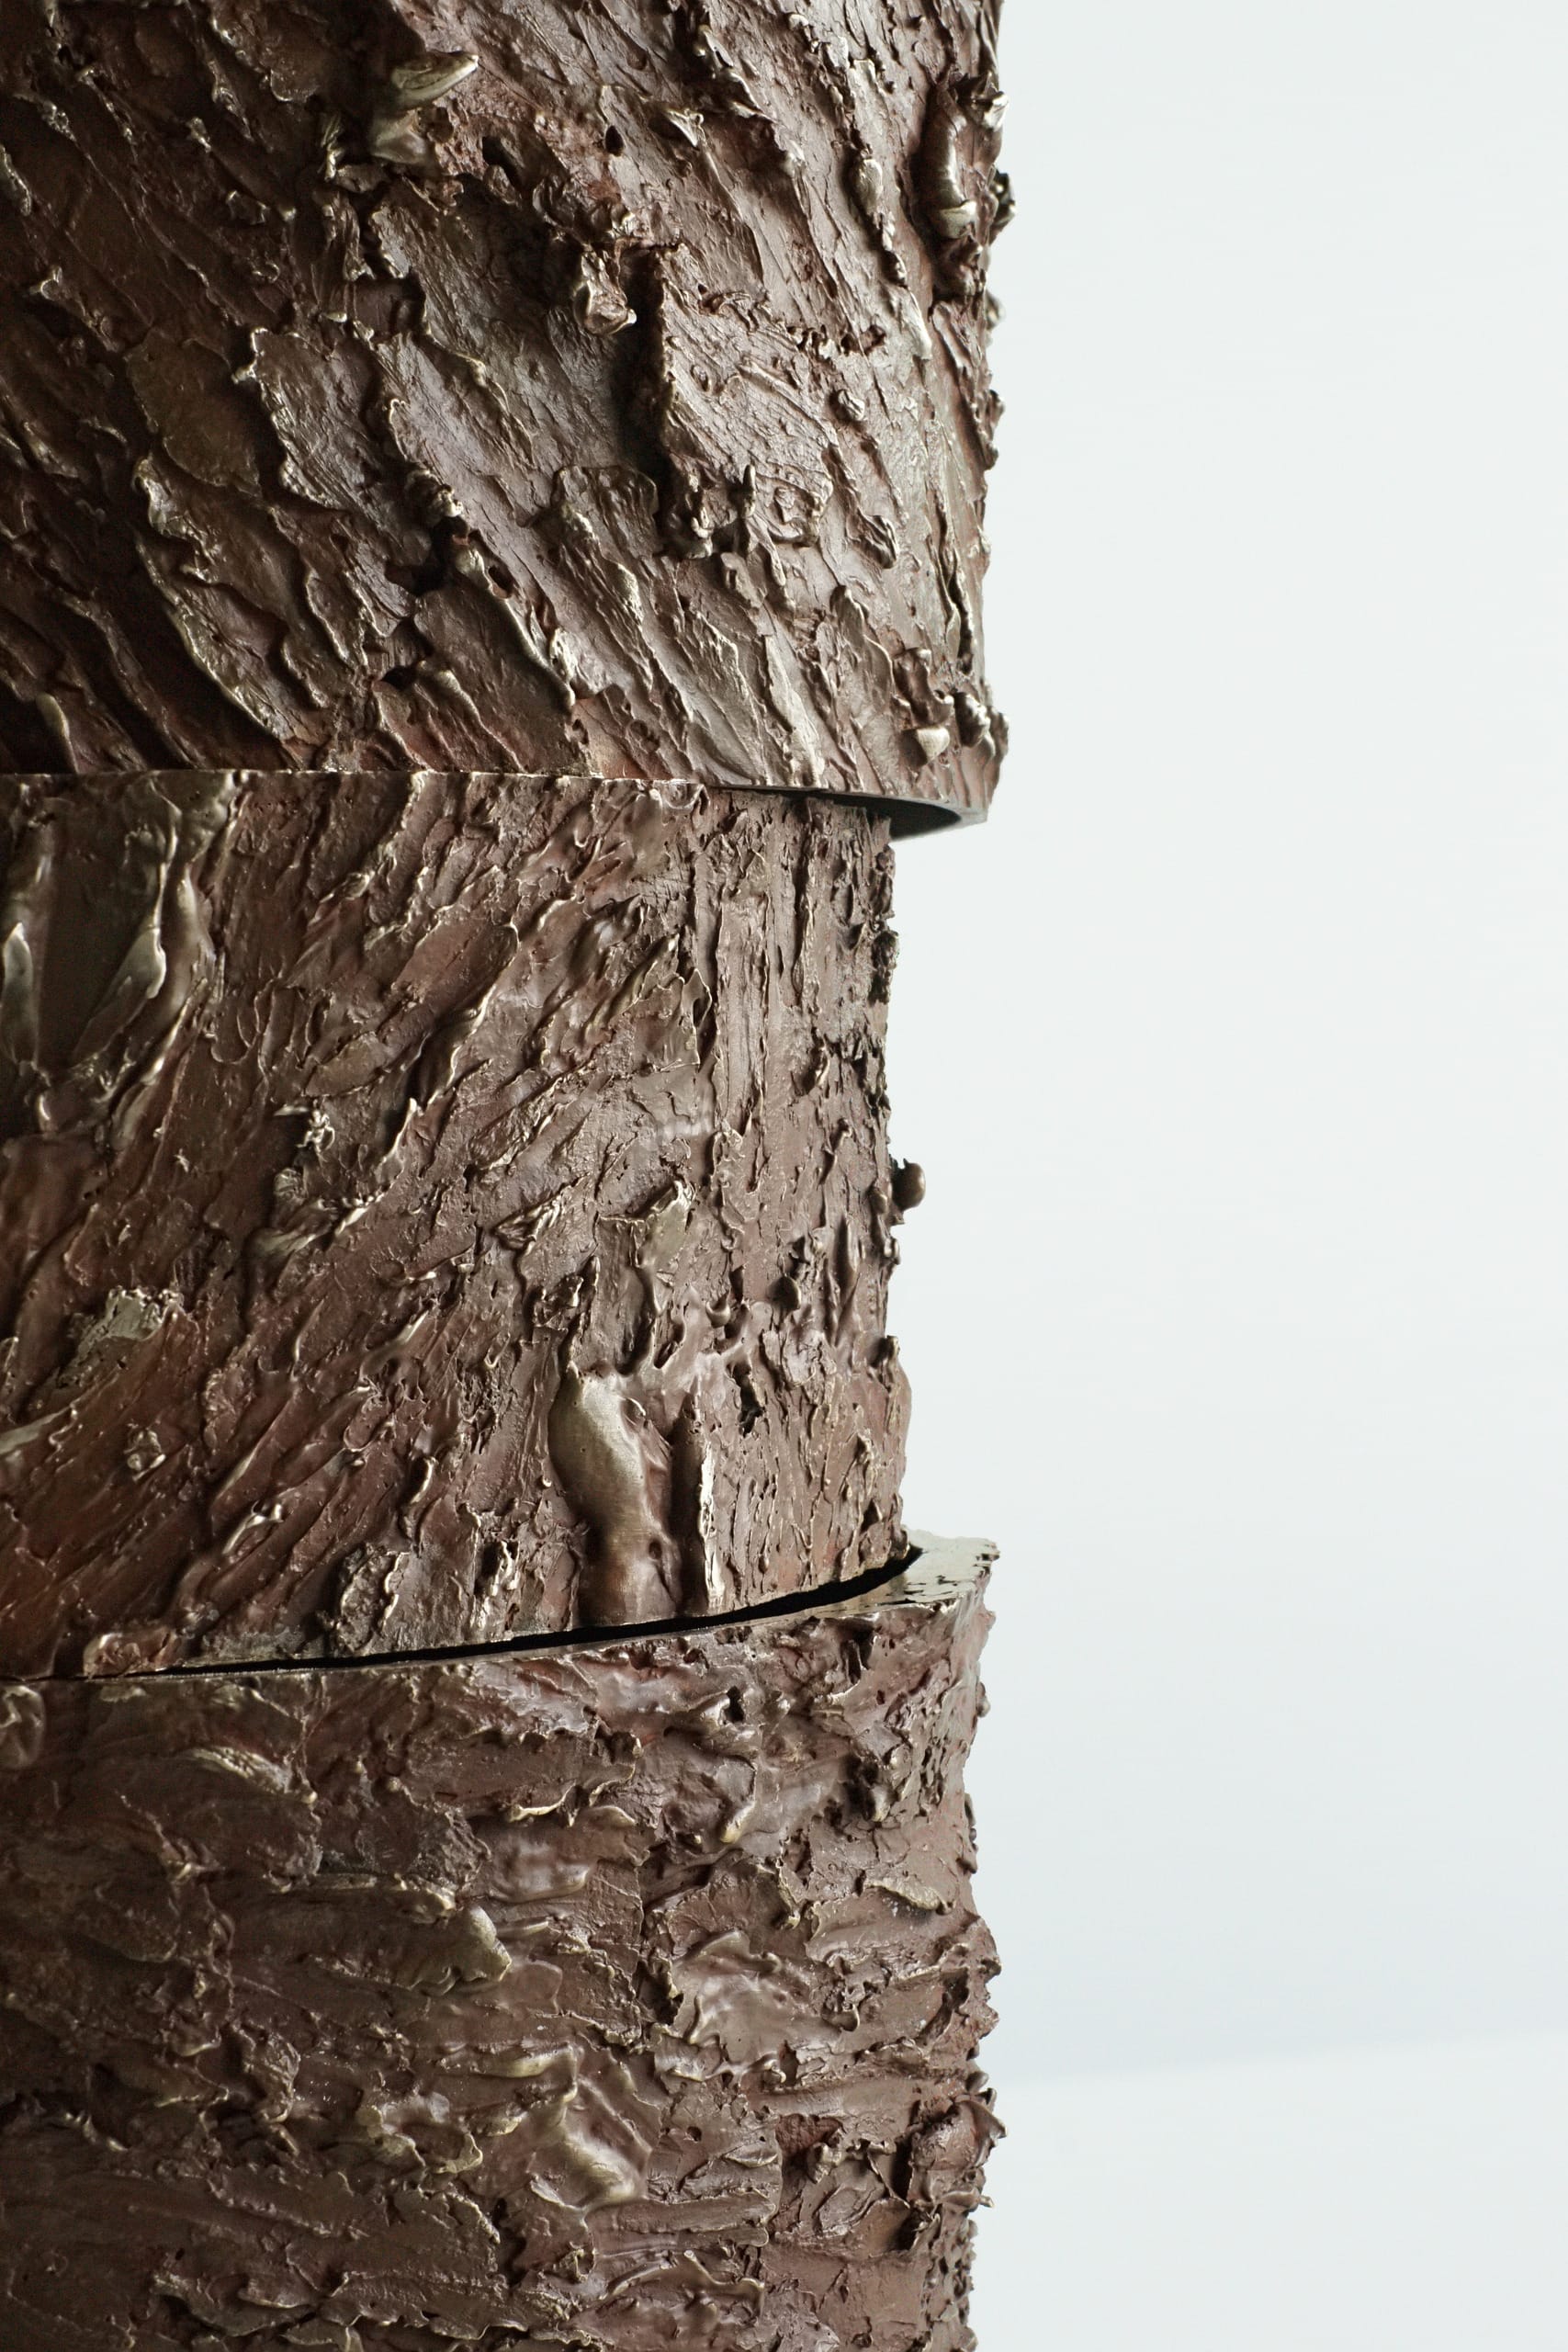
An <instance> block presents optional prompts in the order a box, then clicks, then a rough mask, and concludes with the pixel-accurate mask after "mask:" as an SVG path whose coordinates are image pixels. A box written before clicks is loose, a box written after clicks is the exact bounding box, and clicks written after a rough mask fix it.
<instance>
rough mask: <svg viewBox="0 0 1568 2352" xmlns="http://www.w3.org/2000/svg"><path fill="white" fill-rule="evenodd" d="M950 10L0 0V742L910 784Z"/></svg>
mask: <svg viewBox="0 0 1568 2352" xmlns="http://www.w3.org/2000/svg"><path fill="white" fill-rule="evenodd" d="M993 17H994V0H924V5H922V6H919V7H918V8H913V7H908V6H894V5H892V0H799V5H788V6H786V5H785V0H749V5H748V0H530V5H528V6H523V5H520V0H398V5H396V6H392V5H376V6H365V5H364V0H311V5H308V6H307V5H303V0H300V5H289V0H201V4H200V5H198V0H169V5H166V6H159V7H157V8H133V9H127V8H124V7H121V6H108V5H102V6H100V5H96V0H80V5H74V6H72V7H71V8H70V9H69V10H68V11H62V10H60V9H59V8H58V7H57V6H56V0H12V5H9V6H6V9H5V10H4V12H3V17H0V196H3V198H4V199H5V202H6V209H7V211H8V215H9V220H8V226H7V228H6V234H5V236H4V238H3V239H0V531H3V532H4V535H5V537H6V543H7V560H6V567H5V572H4V578H3V580H0V768H10V769H13V770H17V769H31V768H56V769H58V768H60V767H62V766H74V767H80V768H93V769H103V768H116V767H118V768H142V767H157V768H168V767H171V766H176V765H180V764H189V765H192V766H200V767H210V766H228V765H234V766H245V767H250V768H268V769H276V768H279V767H288V766H312V765H329V764H330V765H336V766H341V767H346V768H360V769H363V768H367V767H378V766H380V767H394V768H412V767H434V768H441V769H448V770H450V769H479V768H483V769H491V770H493V769H497V768H516V769H526V770H533V771H539V770H557V771H560V770H567V771H590V772H592V773H596V774H598V775H626V776H639V777H647V778H662V777H689V778H692V779H694V780H695V781H698V782H701V783H705V784H708V785H710V786H712V785H717V786H759V785H761V786H772V787H774V788H777V789H782V790H802V789H808V790H816V791H822V792H833V793H849V794H856V795H870V796H875V797H881V798H888V799H892V800H895V801H904V802H907V803H910V804H914V805H916V806H921V805H923V806H925V807H928V808H931V809H945V810H948V811H952V812H956V813H975V812H977V811H979V810H981V809H983V808H984V806H985V804H986V802H987V798H988V797H989V794H990V790H991V786H992V783H993V779H994V774H995V768H996V762H997V753H998V723H997V721H996V720H995V718H994V716H993V714H992V712H991V709H990V707H989V703H988V699H987V693H986V688H985V685H984V682H983V678H982V674H981V668H980V649H979V642H978V621H977V606H978V593H979V582H980V576H981V572H982V570H983V563H984V539H983V536H982V530H981V508H982V485H983V480H984V472H985V469H986V467H987V463H988V461H989V458H990V449H991V428H992V423H993V417H994V402H993V399H992V395H991V392H990V390H989V385H988V380H987V371H986V358H985V343H986V328H987V294H986V285H985V277H986V252H987V243H988V240H989V238H990V236H991V233H992V232H993V231H994V229H995V228H996V226H997V225H998V221H999V220H1000V218H1001V217H1002V214H1003V211H1004V209H1005V202H1006V192H1005V186H1004V184H1003V183H1002V182H1001V180H1000V179H999V177H998V175H997V173H996V169H995V163H996V153H997V133H998V122H999V117H1000V98H999V96H998V89H997V84H996V77H995V72H994V62H993V53H992V40H991V34H992V29H993V23H992V20H993Z"/></svg>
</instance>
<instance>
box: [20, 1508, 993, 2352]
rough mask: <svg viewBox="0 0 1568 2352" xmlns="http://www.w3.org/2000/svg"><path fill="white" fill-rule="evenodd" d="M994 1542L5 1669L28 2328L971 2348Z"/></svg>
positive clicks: (279, 2347)
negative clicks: (865, 1574) (60, 1667)
mask: <svg viewBox="0 0 1568 2352" xmlns="http://www.w3.org/2000/svg"><path fill="white" fill-rule="evenodd" d="M986 1556H987V1555H986V1554H985V1552H984V1550H983V1549H982V1548H981V1547H977V1546H961V1545H939V1546H936V1547H935V1548H934V1551H933V1552H932V1553H930V1554H928V1555H927V1556H926V1557H924V1558H922V1560H921V1561H920V1562H919V1563H918V1564H917V1566H916V1567H915V1569H914V1570H913V1571H912V1572H910V1573H908V1574H906V1575H905V1576H902V1577H898V1578H897V1579H896V1580H894V1581H893V1582H892V1583H890V1584H888V1585H886V1586H884V1587H883V1588H881V1589H879V1590H878V1591H877V1592H875V1593H874V1594H873V1595H871V1596H870V1597H868V1598H865V1599H863V1600H855V1601H850V1602H841V1603H840V1604H839V1605H838V1606H837V1607H830V1608H825V1609H821V1610H815V1609H810V1608H806V1609H802V1610H801V1611H799V1612H798V1613H791V1614H789V1615H785V1616H777V1617H773V1618H772V1619H770V1620H767V1621H763V1622H761V1623H759V1622H755V1621H754V1622H752V1623H746V1624H739V1625H729V1626H725V1627H714V1628H711V1629H705V1628H700V1627H693V1628H688V1629H682V1630H680V1631H678V1632H672V1633H665V1634H658V1635H655V1636H640V1637H631V1636H627V1637H624V1638H623V1639H621V1640H618V1641H616V1642H615V1644H614V1645H585V1646H581V1647H577V1648H573V1649H567V1650H561V1649H554V1650H542V1651H535V1652H532V1653H530V1654H527V1655H524V1656H518V1655H513V1656H510V1657H507V1656H501V1657H495V1656H492V1657H485V1658H483V1659H476V1660H468V1661H464V1662H461V1663H457V1662H453V1663H432V1664H419V1665H414V1664H408V1665H389V1666H367V1667H364V1668H344V1667H338V1668H325V1669H322V1668H283V1669H281V1670H276V1671H273V1672H266V1673H253V1674H250V1675H248V1676H247V1675H243V1674H205V1673H204V1674H194V1675H186V1674H174V1675H162V1676H155V1677H151V1678H146V1679H135V1680H131V1681H129V1682H120V1683H83V1682H74V1683H72V1682H54V1683H46V1684H41V1685H39V1684H33V1685H28V1684H13V1685H10V1686H8V1687H6V1686H0V1878H3V1880H4V1883H5V1885H6V1904H5V1906H4V1910H3V1912H0V2341H3V2342H4V2344H5V2346H6V2352H175V2347H186V2346H209V2347H212V2346H220V2345H228V2344H231V2343H232V2342H237V2341H238V2342H244V2343H246V2344H248V2345H249V2346H252V2347H254V2352H285V2347H288V2352H292V2347H297V2346H331V2347H335V2352H372V2347H381V2346H387V2347H401V2352H436V2347H448V2346H479V2347H483V2352H501V2347H502V2346H524V2345H538V2344H550V2345H571V2346H581V2347H584V2352H597V2347H600V2346H607V2347H615V2352H643V2347H648V2352H653V2347H661V2352H662V2347H673V2346H680V2347H682V2352H699V2347H711V2352H840V2347H842V2352H851V2347H853V2348H854V2352H963V2347H966V2346H970V2345H971V2344H972V2342H973V2339H972V2337H971V2335H970V2334H969V2332H968V2330H967V2328H966V2327H965V2325H964V2290H965V2285H966V2279H967V2271H968V2259H969V2230H970V2214H971V2211H972V2208H973V2207H974V2205H975V2203H976V2199H977V2197H978V2193H979V2186H980V2167H981V2164H982V2162H983V2159H984V2156H985V2154H986V2150H987V2146H988V2143H989V2141H990V2139H991V2136H992V2134H993V2131H994V2125H993V2123H992V2120H991V2115H990V2109H989V2104H988V2100H987V2097H986V2094H985V2087H984V2084H983V2081H982V2079H981V2078H980V2077H979V2076H978V2075H976V2072H975V2065H974V2061H975V2054H976V2041H977V2040H978V2037H979V2035H980V2034H981V2033H982V2032H983V2031H984V2030H986V2028H987V2025H988V2024H989V2021H990V2019H989V2012H988V2010H987V2004H986V1994H985V1986H986V1981H987V1977H988V1975H989V1974H990V1973H991V1970H992V1967H993V1957H992V1952H991V1947H990V1942H989V1939H988V1938H987V1934H986V1931H985V1929H984V1928H983V1927H982V1926H981V1925H980V1924H979V1922H978V1921H977V1919H976V1917H975V1913H974V1911H973V1908H972V1907H971V1904H970V1898H969V1873H970V1871H971V1868H972V1862H973V1858H972V1854H971V1849H970V1833H969V1827H968V1822H967V1813H966V1806H965V1804H964V1795H963V1786H962V1775H963V1767H964V1757H965V1755H966V1753H967V1750H968V1747H969V1742H970V1739H971V1736H972V1734H973V1730H974V1724H975V1718H976V1710H977V1707H978V1705H979V1703H980V1702H979V1683H978V1678H977V1662H978V1654H979V1647H980V1644H981V1641H982V1639H983V1637H984V1633H985V1629H986V1626H987V1623H988V1620H987V1615H986V1611H985V1609H984V1606H983V1601H982V1597H981V1596H982V1589H983V1584H984V1567H985V1561H986Z"/></svg>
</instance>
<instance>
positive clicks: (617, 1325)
mask: <svg viewBox="0 0 1568 2352" xmlns="http://www.w3.org/2000/svg"><path fill="white" fill-rule="evenodd" d="M889 866H890V853H889V851H888V848H887V843H886V820H883V819H881V818H879V817H875V816H873V815H871V814H868V813H867V812H866V811H865V810H863V809H859V808H855V807H849V806H841V805H834V804H832V803H829V802H827V801H809V800H807V801H802V800H790V799H787V798H784V797H775V796H773V795H769V794H753V795H749V796H748V795H736V794H731V793H724V792H709V791H705V790H703V789H701V788H699V787H695V786H680V787H677V786H636V785H629V784H619V785H605V784H592V783H587V782H570V783H565V784H550V783H548V782H541V781H538V780H529V779H526V778H518V777H508V776H482V775H465V776H451V775H416V776H412V777H408V776H398V775H377V774H360V775H333V774H330V773H322V772H319V771H316V772H311V773H310V774H299V773H294V774H283V775H245V774H238V775H200V774H197V773H184V772H175V773H168V774H164V775H143V776H138V777H129V776H112V775H111V776H107V777H66V778H59V777H39V778H33V779H29V780H27V781H24V782H17V783H11V784H7V783H6V782H5V781H4V780H3V779H0V960H3V967H4V986H3V990H0V1334H4V1335H6V1336H5V1337H4V1339H3V1340H0V1411H3V1414H4V1420H3V1423H0V1671H6V1672H11V1673H34V1672H48V1671H50V1670H51V1668H57V1667H62V1666H63V1667H65V1668H76V1667H78V1666H80V1665H85V1668H86V1670H87V1671H88V1672H90V1673H115V1672H123V1671H126V1670H128V1669H135V1668H144V1667H151V1666H160V1665H165V1664H168V1663H171V1662H172V1661H173V1660H174V1659H175V1658H176V1657H181V1656H184V1655H193V1656H199V1657H213V1658H219V1657H250V1656H256V1655H269V1654H273V1653H276V1651H278V1650H283V1651H297V1650H300V1649H305V1650H315V1651H329V1652H332V1651H337V1652H352V1651H366V1650H371V1651H379V1650H387V1649H402V1648H410V1647H413V1648H421V1647H433V1646H435V1645H442V1644H453V1643H464V1642H474V1641H484V1640H491V1639H496V1638H499V1637H502V1636H506V1635H512V1634H520V1633H526V1632H531V1631H534V1630H536V1629H544V1628H551V1627H559V1626H565V1625H570V1624H573V1623H611V1624H622V1623H636V1622H638V1621H649V1620H657V1619H660V1618H664V1617H668V1616H672V1615H676V1614H680V1613H684V1612H691V1613H694V1614H699V1615H700V1614H705V1613H707V1612H708V1611H715V1610H725V1609H728V1608H732V1607H735V1606H738V1605H742V1604H745V1603H749V1602H750V1601H753V1600H761V1599H764V1598H766V1597H768V1596H769V1595H770V1594H772V1593H775V1592H782V1591H788V1590H791V1589H795V1587H796V1586H799V1585H803V1584H804V1585H813V1584H819V1583H824V1582H826V1581H828V1580H829V1579H830V1578H832V1577H840V1576H841V1577H854V1576H856V1575H858V1574H861V1573H863V1571H865V1570H867V1569H870V1568H874V1567H877V1566H881V1565H882V1564H883V1563H884V1562H885V1561H886V1559H887V1558H888V1557H889V1555H890V1553H891V1552H892V1551H893V1550H894V1549H895V1548H896V1546H897V1543H898V1541H899V1536H898V1528H897V1511H898V1479H899V1474H900V1471H901V1468H902V1447H903V1428H904V1397H905V1388H904V1381H903V1375H902V1373H901V1372H900V1370H899V1368H898V1365H897V1357H896V1352H895V1351H894V1349H893V1347H892V1344H891V1342H890V1341H889V1340H887V1339H886V1335H885V1327H884V1317H885V1311H886V1284H887V1273H888V1269H889V1266H890V1263H891V1261H892V1256H893V1240H892V1226H893V1224H894V1222H895V1220H896V1218H897V1214H898V1212H897V1207H896V1206H895V1204H894V1199H893V1193H894V1189H895V1185H894V1179H893V1171H892V1170H890V1169H889V1166H888V1162H887V1157H886V1142H885V1135H886V1096H885V1091H884V1082H883V1061H882V1039H883V1021H884V1011H885V996H886V980H887V976H888V967H889V964H890V961H891V955H892V940H891V935H890V933H889V932H888V929H887V894H888V884H889V879H890V874H889Z"/></svg>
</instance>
